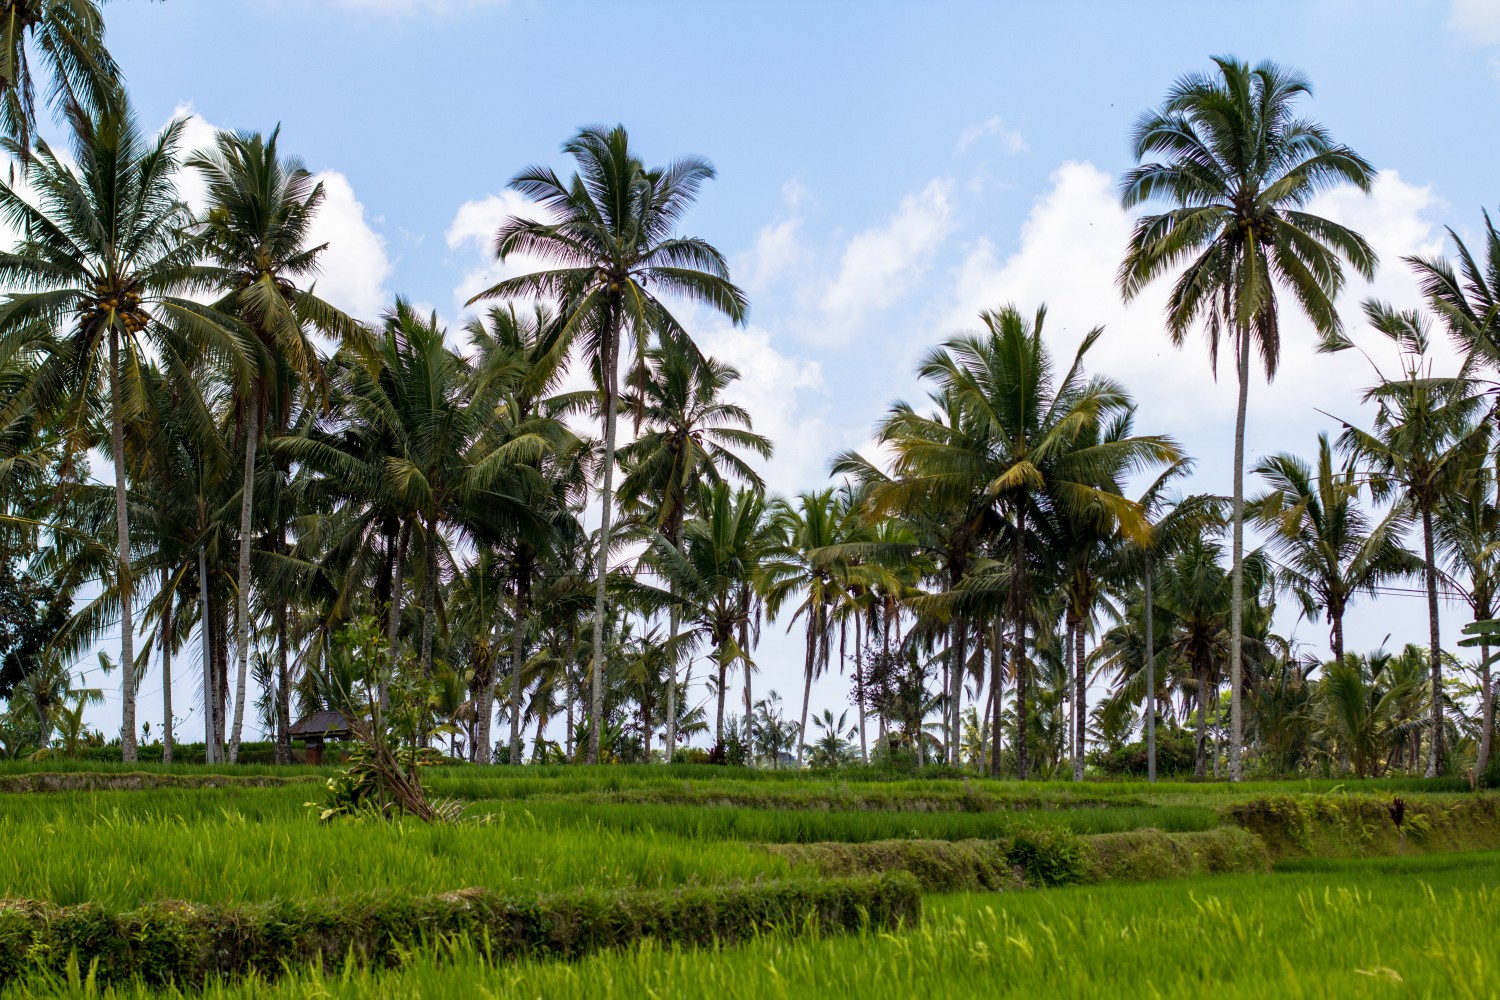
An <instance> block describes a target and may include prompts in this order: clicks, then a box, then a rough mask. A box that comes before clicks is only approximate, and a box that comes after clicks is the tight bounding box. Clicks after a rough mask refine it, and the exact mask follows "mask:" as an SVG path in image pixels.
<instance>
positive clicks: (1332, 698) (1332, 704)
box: [1319, 650, 1420, 778]
mask: <svg viewBox="0 0 1500 1000" xmlns="http://www.w3.org/2000/svg"><path fill="white" fill-rule="evenodd" d="M1393 660H1394V658H1393V657H1392V656H1391V655H1390V654H1389V653H1386V652H1385V651H1384V650H1378V651H1376V652H1374V653H1371V654H1370V655H1369V656H1349V657H1346V658H1344V659H1340V660H1335V661H1333V662H1332V663H1329V664H1328V666H1327V667H1326V668H1325V669H1324V671H1323V680H1322V682H1321V683H1320V684H1319V691H1320V694H1321V696H1322V698H1321V701H1322V709H1323V725H1324V729H1325V731H1326V732H1327V734H1328V736H1329V737H1330V738H1331V740H1332V742H1333V745H1334V747H1335V748H1336V749H1337V750H1338V751H1340V752H1341V753H1342V754H1343V755H1345V756H1347V757H1348V759H1349V763H1350V764H1351V765H1352V766H1353V768H1354V775H1355V777H1357V778H1363V777H1365V776H1367V775H1373V776H1375V777H1379V775H1380V771H1381V768H1382V763H1381V761H1382V757H1383V756H1384V752H1385V751H1387V750H1390V749H1394V746H1393V744H1394V745H1399V743H1400V741H1401V737H1402V734H1403V731H1404V730H1405V729H1407V728H1410V724H1411V720H1410V719H1409V718H1407V712H1406V706H1407V705H1408V704H1409V703H1410V701H1411V696H1412V694H1413V693H1414V691H1415V690H1416V689H1417V688H1418V687H1419V686H1420V685H1419V683H1418V682H1417V681H1416V680H1415V679H1411V678H1403V677H1402V676H1401V675H1400V674H1399V673H1397V672H1396V671H1393V670H1391V669H1389V667H1390V666H1391V664H1392V661H1393Z"/></svg>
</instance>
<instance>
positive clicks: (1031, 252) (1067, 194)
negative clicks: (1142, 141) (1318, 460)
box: [947, 163, 1441, 454]
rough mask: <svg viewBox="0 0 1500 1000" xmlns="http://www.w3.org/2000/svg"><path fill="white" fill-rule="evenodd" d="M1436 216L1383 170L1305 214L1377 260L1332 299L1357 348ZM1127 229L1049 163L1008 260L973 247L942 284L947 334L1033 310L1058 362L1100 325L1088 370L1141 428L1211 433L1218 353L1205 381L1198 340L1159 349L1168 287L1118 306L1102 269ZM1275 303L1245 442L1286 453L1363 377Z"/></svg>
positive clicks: (1364, 369)
mask: <svg viewBox="0 0 1500 1000" xmlns="http://www.w3.org/2000/svg"><path fill="white" fill-rule="evenodd" d="M1437 205H1438V200H1437V198H1436V197H1435V195H1434V194H1433V193H1432V191H1431V190H1430V189H1429V188H1425V187H1418V186H1414V185H1412V184H1409V183H1407V182H1405V181H1403V180H1402V179H1401V178H1400V177H1399V176H1398V175H1397V174H1395V173H1394V172H1389V171H1388V172H1383V173H1381V174H1380V175H1379V177H1378V178H1377V180H1376V182H1375V185H1374V189H1373V191H1372V193H1371V195H1370V196H1368V197H1366V196H1365V195H1364V194H1362V193H1361V192H1359V191H1357V190H1356V189H1354V188H1345V189H1338V190H1334V191H1331V192H1328V193H1326V194H1324V195H1323V196H1321V197H1320V198H1318V199H1316V200H1315V201H1314V203H1313V204H1312V205H1310V206H1309V208H1310V210H1311V211H1313V212H1316V213H1319V214H1324V215H1327V216H1328V217H1330V218H1332V219H1334V220H1335V221H1338V222H1341V223H1344V224H1346V225H1349V226H1352V227H1353V228H1354V229H1355V230H1356V231H1358V232H1361V233H1363V234H1364V236H1365V237H1366V239H1368V240H1369V241H1370V242H1371V244H1372V245H1373V246H1374V247H1375V249H1376V250H1377V252H1379V254H1380V256H1381V260H1382V267H1381V269H1380V272H1379V273H1378V275H1377V277H1376V280H1375V282H1374V283H1373V284H1370V283H1366V282H1364V281H1363V280H1361V279H1359V278H1358V277H1357V276H1351V279H1350V282H1349V285H1348V287H1347V289H1346V291H1345V293H1344V295H1343V296H1342V297H1341V300H1340V306H1341V309H1342V311H1343V313H1344V317H1345V322H1346V324H1348V326H1349V329H1350V331H1351V333H1353V334H1354V335H1355V337H1356V339H1357V340H1358V341H1359V342H1360V343H1361V344H1362V345H1364V344H1371V343H1372V341H1371V338H1370V337H1369V336H1367V335H1365V334H1362V333H1360V332H1359V331H1360V328H1361V326H1362V318H1361V315H1360V313H1359V311H1358V305H1359V302H1360V301H1361V300H1363V299H1364V298H1365V297H1367V296H1371V295H1373V296H1376V297H1379V298H1383V299H1390V300H1392V301H1395V302H1396V303H1398V304H1414V303H1415V302H1416V301H1417V295H1416V284H1415V281H1414V280H1413V279H1412V278H1411V276H1410V273H1409V271H1408V270H1407V268H1406V266H1405V265H1404V264H1403V263H1402V262H1401V260H1400V258H1401V256H1403V255H1405V254H1410V253H1431V252H1436V251H1438V250H1439V249H1440V248H1441V242H1440V236H1439V233H1438V230H1437V228H1436V227H1435V226H1434V225H1433V223H1432V222H1430V221H1428V219H1427V213H1429V212H1430V211H1431V210H1433V209H1434V208H1435V207H1437ZM1130 225H1131V220H1130V217H1129V216H1128V215H1127V214H1126V213H1125V212H1124V211H1123V210H1122V209H1121V208H1120V206H1119V201H1118V199H1117V196H1116V194H1115V191H1114V179H1113V178H1112V177H1110V176H1109V175H1108V174H1106V173H1104V172H1103V171H1101V170H1099V169H1098V168H1097V167H1095V166H1093V165H1092V164H1089V163H1065V164H1063V165H1062V166H1061V167H1059V168H1058V170H1057V171H1056V172H1054V173H1053V175H1052V187H1051V189H1050V190H1049V191H1048V192H1047V194H1045V195H1044V196H1043V197H1042V198H1041V199H1040V200H1039V201H1038V202H1037V203H1036V204H1035V206H1034V207H1033V208H1032V211H1031V213H1030V215H1029V216H1028V218H1027V220H1026V222H1025V224H1024V225H1023V227H1022V230H1021V239H1020V245H1019V247H1018V249H1017V250H1016V251H1015V253H1013V254H1012V255H1011V256H1010V257H1008V258H1006V259H1005V260H1003V261H1002V260H1000V259H999V256H998V254H997V251H996V248H995V246H994V244H993V243H991V242H990V241H989V240H985V239H981V240H980V241H978V242H977V243H976V244H975V246H974V247H973V248H972V249H971V251H970V252H969V254H968V256H967V258H966V259H965V260H964V262H963V263H962V265H961V266H960V267H959V268H958V271H957V273H956V292H955V295H954V298H953V300H952V301H953V303H954V305H953V308H952V309H951V311H950V312H949V314H948V318H947V322H948V327H949V328H952V329H972V328H973V327H975V326H976V325H977V323H978V320H977V317H978V313H979V310H980V309H985V308H994V307H997V306H1000V305H1004V304H1006V303H1008V302H1014V303H1015V304H1017V305H1018V306H1020V307H1021V308H1022V309H1023V311H1026V312H1028V313H1029V312H1030V311H1031V310H1033V309H1035V308H1036V306H1037V305H1038V304H1040V303H1043V302H1045V303H1046V304H1047V305H1048V309H1049V312H1048V318H1047V329H1048V340H1049V343H1050V344H1051V345H1052V347H1053V350H1054V351H1055V352H1056V353H1057V354H1058V355H1059V356H1062V355H1064V354H1067V355H1071V353H1072V351H1073V350H1075V349H1076V346H1077V344H1078V343H1079V341H1080V340H1081V339H1082V337H1083V335H1084V334H1085V333H1086V332H1087V331H1088V330H1089V329H1091V328H1092V327H1094V326H1096V325H1103V326H1104V327H1105V335H1104V337H1103V338H1101V340H1100V341H1099V343H1098V345H1097V346H1096V347H1095V348H1094V350H1093V351H1092V352H1091V354H1090V362H1089V367H1090V369H1091V370H1093V371H1099V372H1108V373H1109V374H1110V375H1112V376H1114V377H1116V378H1118V379H1120V380H1122V381H1123V382H1124V383H1125V385H1126V386H1127V387H1129V388H1130V389H1131V390H1132V391H1133V392H1134V393H1135V394H1136V396H1137V399H1138V400H1139V401H1140V403H1141V420H1140V421H1139V426H1140V427H1141V428H1142V429H1143V430H1155V429H1159V428H1162V427H1169V428H1173V429H1174V430H1177V431H1178V432H1179V433H1181V431H1182V430H1183V429H1188V430H1191V429H1193V428H1203V429H1205V430H1206V429H1207V426H1206V425H1212V426H1213V427H1215V428H1218V427H1219V425H1220V424H1221V423H1222V422H1223V421H1224V420H1227V419H1232V416H1233V406H1234V393H1233V389H1232V386H1233V372H1232V368H1230V367H1229V366H1230V364H1231V362H1230V361H1229V358H1228V355H1227V353H1226V354H1225V356H1224V357H1223V358H1221V367H1222V370H1221V372H1220V379H1219V381H1218V382H1217V383H1215V382H1214V381H1213V380H1212V377H1211V374H1210V371H1209V367H1208V362H1207V356H1206V350H1205V348H1204V346H1203V342H1202V340H1201V339H1199V338H1196V337H1195V338H1193V339H1191V340H1190V341H1189V342H1188V343H1186V344H1184V346H1183V348H1182V349H1181V350H1178V349H1176V348H1173V347H1172V346H1171V344H1170V343H1169V342H1168V340H1167V337H1166V335H1165V333H1164V332H1163V330H1162V316H1163V312H1164V307H1165V302H1166V295H1167V291H1168V288H1169V285H1170V279H1164V280H1162V281H1160V282H1157V283H1156V284H1154V285H1152V286H1150V287H1149V288H1147V289H1146V291H1145V292H1143V293H1142V294H1141V295H1140V296H1138V297H1137V299H1136V300H1135V301H1133V302H1132V303H1130V304H1129V305H1126V304H1124V303H1123V302H1121V300H1120V296H1119V292H1118V291H1117V289H1116V286H1115V283H1114V278H1115V270H1116V268H1117V267H1118V265H1119V261H1120V254H1121V253H1122V252H1123V250H1124V247H1125V244H1126V241H1127V239H1128V237H1129V232H1130ZM1283 306H1284V308H1283V320H1282V326H1283V330H1282V344H1283V347H1282V361H1281V370H1280V372H1279V374H1278V376H1277V379H1276V381H1275V382H1274V383H1273V384H1272V385H1271V386H1269V387H1267V386H1265V385H1263V384H1261V383H1260V382H1259V381H1257V383H1256V384H1255V385H1253V386H1252V389H1251V410H1252V414H1251V424H1252V431H1253V430H1254V428H1255V427H1257V426H1260V427H1264V428H1266V429H1267V431H1268V432H1269V431H1271V430H1273V429H1274V436H1275V437H1276V440H1277V443H1276V447H1296V446H1300V445H1301V444H1302V443H1301V442H1300V441H1298V440H1296V439H1295V432H1293V436H1292V437H1288V431H1289V430H1290V426H1295V425H1298V424H1306V425H1307V426H1309V427H1312V426H1314V425H1316V426H1321V425H1324V424H1326V423H1327V420H1326V419H1325V418H1322V417H1321V416H1319V415H1318V414H1317V412H1316V409H1317V408H1322V409H1326V410H1331V411H1334V412H1338V413H1340V414H1341V415H1342V414H1343V413H1349V412H1352V411H1354V410H1355V404H1356V401H1357V398H1358V394H1359V392H1360V390H1361V389H1362V388H1363V387H1364V386H1365V385H1366V384H1368V383H1369V382H1370V381H1371V372H1370V370H1369V367H1368V366H1367V365H1366V364H1365V362H1364V361H1363V359H1361V358H1359V356H1358V355H1357V354H1352V353H1349V354H1340V355H1332V356H1330V355H1323V354H1319V353H1317V343H1318V340H1317V337H1316V336H1315V335H1314V333H1313V331H1312V329H1311V328H1310V324H1308V323H1307V321H1306V320H1304V319H1302V318H1301V317H1300V316H1299V315H1298V313H1297V310H1296V308H1295V304H1294V303H1293V302H1291V301H1290V300H1289V299H1286V298H1284V300H1283ZM1289 425H1290V426H1289ZM1215 433H1217V430H1216V431H1215ZM1311 433H1312V431H1311V430H1309V431H1308V434H1307V436H1308V437H1309V438H1310V437H1311ZM1257 436H1259V435H1257ZM1266 436H1267V437H1268V438H1269V437H1270V436H1271V434H1270V433H1268V434H1267V435H1266ZM1254 452H1255V449H1254V446H1253V443H1252V447H1251V453H1252V454H1253V453H1254Z"/></svg>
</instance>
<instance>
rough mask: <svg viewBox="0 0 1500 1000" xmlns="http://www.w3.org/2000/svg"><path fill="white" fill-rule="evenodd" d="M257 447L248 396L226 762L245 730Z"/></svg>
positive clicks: (256, 411) (255, 406) (256, 414)
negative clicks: (231, 715) (230, 722)
mask: <svg viewBox="0 0 1500 1000" xmlns="http://www.w3.org/2000/svg"><path fill="white" fill-rule="evenodd" d="M259 443H260V400H259V397H258V395H256V394H254V393H252V394H251V396H250V401H249V403H248V405H247V408H246V413H245V480H244V486H243V488H242V489H241V491H240V564H239V570H238V577H237V579H238V581H239V593H238V594H236V595H235V619H234V630H235V632H234V643H235V646H234V648H235V660H236V663H235V680H234V731H233V732H232V733H231V734H230V736H229V762H230V763H231V764H233V763H235V762H236V761H238V760H239V758H240V736H241V734H242V733H243V732H244V728H245V682H246V676H247V674H248V673H249V669H250V529H251V520H252V518H253V516H254V513H255V449H256V446H257V445H258V444H259Z"/></svg>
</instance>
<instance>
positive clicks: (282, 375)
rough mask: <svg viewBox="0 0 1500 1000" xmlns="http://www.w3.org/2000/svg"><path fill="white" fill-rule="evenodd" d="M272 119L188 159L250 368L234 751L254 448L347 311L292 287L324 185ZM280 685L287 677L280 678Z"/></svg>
mask: <svg viewBox="0 0 1500 1000" xmlns="http://www.w3.org/2000/svg"><path fill="white" fill-rule="evenodd" d="M280 131H281V130H280V129H279V128H278V129H275V130H273V131H272V132H271V134H270V135H269V136H261V135H259V134H257V133H249V132H239V133H236V132H219V133H218V134H217V135H216V136H215V137H214V145H213V147H212V148H211V149H208V150H204V151H202V152H199V153H198V154H196V155H195V156H193V157H190V158H189V159H188V161H187V166H189V167H191V168H194V169H196V170H197V171H199V173H201V174H202V176H203V180H204V183H205V185H206V187H207V197H208V205H207V209H206V211H205V213H204V215H203V218H202V219H201V220H200V222H199V225H198V230H199V236H200V240H201V244H200V245H201V248H202V251H203V253H204V254H205V255H206V257H207V258H208V260H209V261H210V262H211V273H212V275H213V279H214V281H215V283H216V284H217V285H218V286H219V287H220V288H222V289H224V295H223V296H222V297H221V298H220V299H219V300H218V301H217V302H215V303H214V307H215V308H216V309H217V310H219V311H220V312H222V313H224V314H225V315H228V316H234V317H235V318H236V319H238V320H239V321H240V322H241V323H242V324H244V326H245V328H246V329H247V330H248V331H249V333H250V339H249V340H248V343H249V344H250V348H251V350H252V351H253V354H252V360H251V365H250V368H249V378H248V380H247V381H246V383H245V384H244V385H243V386H241V387H240V389H241V391H240V392H239V393H237V396H238V398H237V399H236V403H237V405H238V408H239V411H240V429H241V433H242V434H243V435H244V441H245V447H244V455H245V474H244V479H243V481H242V482H243V488H242V491H241V501H240V527H239V560H240V561H239V572H238V593H237V595H236V596H237V601H238V604H237V607H236V610H235V630H236V632H235V651H236V657H237V660H236V664H237V667H236V671H235V702H234V727H233V730H232V733H231V735H230V739H229V759H230V761H234V760H236V759H237V758H238V756H239V748H240V734H241V731H242V729H243V727H244V721H245V712H244V706H245V677H246V668H247V666H248V664H249V658H250V626H251V614H250V589H251V580H250V549H251V543H252V539H251V524H252V518H253V516H254V504H255V456H256V450H257V449H258V448H259V446H260V438H261V434H262V431H263V429H264V428H265V427H266V426H267V425H268V424H269V425H270V426H272V427H274V428H275V429H276V430H277V431H280V430H282V429H284V428H285V427H286V426H287V425H288V423H289V421H290V417H291V406H292V400H293V398H294V397H295V396H296V395H297V394H298V393H299V392H313V393H314V394H315V395H316V396H319V397H321V395H322V392H321V386H322V382H323V371H322V363H321V361H320V359H319V358H318V352H317V349H316V348H315V347H314V345H313V342H312V340H311V338H310V334H311V333H312V332H313V331H317V332H320V333H323V334H325V335H328V336H330V337H333V338H335V339H344V338H346V337H350V336H352V335H353V334H354V333H355V331H356V325H355V323H354V321H353V320H351V319H350V318H349V317H348V316H346V315H344V313H343V312H342V311H340V310H339V309H337V308H335V307H334V306H332V305H330V304H329V303H327V302H326V301H324V300H323V299H321V298H319V297H318V296H317V295H316V294H314V293H313V292H312V291H311V290H307V289H303V288H299V287H298V284H297V283H298V282H299V281H302V282H305V281H308V280H310V279H311V278H313V277H314V276H315V275H316V274H317V271H318V265H319V258H320V257H321V256H322V253H323V251H324V250H325V249H327V244H320V245H318V246H309V245H308V243H309V239H308V236H309V233H310V232H311V228H312V222H313V219H314V218H315V217H316V215H317V212H318V207H319V205H320V204H321V203H322V201H323V185H322V184H320V183H317V182H315V181H314V180H313V177H312V174H311V173H309V172H308V171H307V169H306V168H305V167H304V166H303V165H302V163H301V161H299V160H296V159H294V158H290V157H283V156H282V155H281V153H280V151H279V149H278V140H279V137H280ZM280 680H281V686H282V687H283V688H286V687H287V686H288V685H287V680H286V678H284V677H283V678H281V679H280Z"/></svg>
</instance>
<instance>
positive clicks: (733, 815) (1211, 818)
mask: <svg viewBox="0 0 1500 1000" xmlns="http://www.w3.org/2000/svg"><path fill="white" fill-rule="evenodd" d="M471 808H472V810H473V811H475V812H493V813H497V814H504V815H507V816H510V815H514V814H516V812H517V811H520V812H523V813H526V814H528V815H530V816H532V817H533V818H534V819H536V820H537V821H538V822H541V823H542V824H544V825H547V826H553V827H559V828H562V827H575V828H577V827H582V828H592V829H598V830H615V831H621V830H629V831H641V832H646V831H655V832H658V833H669V834H672V835H674V836H678V837H686V838H692V839H695V840H739V841H751V842H755V843H763V844H791V843H800V844H806V843H814V842H817V841H824V840H838V841H845V842H849V843H862V842H866V841H872V840H893V839H897V838H903V837H906V838H914V839H923V840H965V839H970V838H986V837H1002V836H1005V835H1007V834H1010V833H1014V832H1015V831H1016V830H1018V829H1023V828H1027V827H1035V826H1047V827H1056V828H1060V829H1066V830H1071V831H1073V832H1074V833H1117V832H1120V831H1123V830H1139V829H1145V828H1148V827H1149V828H1155V829H1159V830H1168V831H1172V832H1184V831H1188V830H1207V829H1209V828H1211V827H1213V826H1215V825H1217V824H1218V822H1219V819H1218V815H1217V814H1216V813H1215V812H1214V811H1213V810H1212V809H1209V808H1206V807H1203V806H1165V807H1156V806H1124V807H1120V808H1104V807H1097V806H1093V807H1086V808H1078V809H1029V810H1015V811H1002V812H880V811H859V812H829V811H819V810H806V809H750V808H740V807H734V806H712V807H703V806H663V805H646V804H641V805H634V804H632V805H618V804H605V803H586V802H567V801H555V800H545V801H544V800H536V801H522V802H517V803H506V802H501V801H495V800H480V801H477V802H475V803H474V804H473V806H472V807H471Z"/></svg>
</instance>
